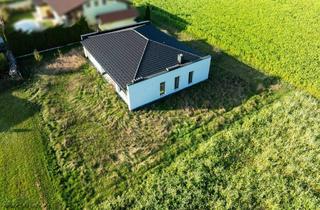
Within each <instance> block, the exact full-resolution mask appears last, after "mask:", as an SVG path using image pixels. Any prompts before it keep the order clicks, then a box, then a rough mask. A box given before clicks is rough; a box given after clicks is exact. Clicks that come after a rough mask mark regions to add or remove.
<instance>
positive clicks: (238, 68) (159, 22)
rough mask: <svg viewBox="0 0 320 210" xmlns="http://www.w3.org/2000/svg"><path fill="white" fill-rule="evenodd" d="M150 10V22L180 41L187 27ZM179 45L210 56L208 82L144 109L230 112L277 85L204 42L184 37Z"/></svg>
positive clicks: (178, 18) (171, 17) (273, 80)
mask: <svg viewBox="0 0 320 210" xmlns="http://www.w3.org/2000/svg"><path fill="white" fill-rule="evenodd" d="M149 6H150V7H151V21H152V22H153V23H154V24H155V25H156V26H159V27H160V28H161V29H164V30H166V31H167V32H168V33H169V34H170V35H172V36H175V37H177V38H178V39H180V35H181V34H180V32H181V31H183V30H185V29H186V28H187V27H188V25H189V23H188V22H187V21H185V20H183V19H181V18H180V17H177V16H175V15H173V14H170V13H168V12H167V11H165V10H163V9H161V8H158V7H156V6H153V5H149ZM182 39H185V37H182ZM182 42H184V44H186V45H188V46H190V47H191V48H193V49H195V50H197V51H199V52H200V53H201V54H203V53H204V54H207V55H211V56H212V63H211V67H210V75H209V79H208V80H207V81H205V82H202V83H200V84H197V85H194V86H193V87H190V88H187V89H185V90H182V91H180V92H179V93H176V94H173V95H171V96H168V97H165V98H163V99H161V100H160V101H158V102H157V103H153V104H151V106H148V107H145V108H143V109H145V110H173V109H185V108H194V109H199V108H205V109H219V108H224V109H226V110H230V109H232V108H234V107H236V106H238V105H240V104H242V103H243V102H244V101H246V100H248V99H249V98H251V97H252V96H254V95H256V94H260V93H261V92H263V91H265V90H266V89H268V88H269V87H270V86H271V85H274V84H277V83H278V82H279V78H277V77H270V76H267V75H265V74H263V73H261V72H259V71H258V70H256V69H254V68H252V67H250V66H248V65H246V64H244V63H242V62H240V61H239V60H237V59H236V58H235V57H233V56H230V55H228V54H227V53H225V52H222V51H221V50H219V49H218V48H216V47H214V46H212V45H211V44H209V43H208V42H207V40H204V39H199V40H193V38H192V37H187V41H182Z"/></svg>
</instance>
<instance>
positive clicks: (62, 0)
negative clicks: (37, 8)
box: [43, 0, 86, 15]
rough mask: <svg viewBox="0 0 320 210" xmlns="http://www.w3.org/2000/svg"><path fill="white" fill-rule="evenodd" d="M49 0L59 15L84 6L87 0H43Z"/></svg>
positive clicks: (46, 0) (47, 0)
mask: <svg viewBox="0 0 320 210" xmlns="http://www.w3.org/2000/svg"><path fill="white" fill-rule="evenodd" d="M43 1H45V2H47V3H48V4H49V5H50V6H51V7H52V8H53V9H54V10H55V11H56V12H57V13H58V14H59V15H64V14H66V13H68V12H70V11H72V10H75V9H77V8H79V7H80V6H82V5H83V4H84V3H85V2H86V0H43Z"/></svg>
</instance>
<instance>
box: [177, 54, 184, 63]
mask: <svg viewBox="0 0 320 210" xmlns="http://www.w3.org/2000/svg"><path fill="white" fill-rule="evenodd" d="M177 60H178V64H182V63H183V54H178V57H177Z"/></svg>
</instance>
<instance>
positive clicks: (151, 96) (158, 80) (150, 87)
mask: <svg viewBox="0 0 320 210" xmlns="http://www.w3.org/2000/svg"><path fill="white" fill-rule="evenodd" d="M210 63H211V57H210V56H207V57H204V58H203V59H201V60H199V61H197V62H194V63H190V64H187V65H185V66H182V67H180V68H177V69H175V70H173V71H169V72H164V73H162V74H160V75H158V76H154V77H152V78H149V79H146V80H143V81H141V82H137V83H135V84H131V85H128V89H127V98H128V100H127V101H128V102H127V104H128V106H129V109H130V110H134V109H137V108H139V107H141V106H144V105H145V104H149V103H151V102H153V101H156V100H159V99H161V98H163V97H166V96H168V95H171V94H173V93H176V92H178V91H180V90H183V89H185V88H188V87H190V86H192V85H195V84H198V83H199V82H202V81H205V80H207V79H208V77H209V69H210ZM161 86H162V87H161ZM163 87H164V90H161V88H163Z"/></svg>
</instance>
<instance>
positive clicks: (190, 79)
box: [188, 71, 193, 84]
mask: <svg viewBox="0 0 320 210" xmlns="http://www.w3.org/2000/svg"><path fill="white" fill-rule="evenodd" d="M192 80H193V71H190V72H189V79H188V83H189V84H190V83H192Z"/></svg>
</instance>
